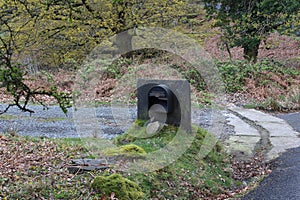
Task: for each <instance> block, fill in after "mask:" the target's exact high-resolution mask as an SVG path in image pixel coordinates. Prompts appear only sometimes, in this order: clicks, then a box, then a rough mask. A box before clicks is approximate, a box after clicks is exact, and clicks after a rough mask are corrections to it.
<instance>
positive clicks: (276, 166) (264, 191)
mask: <svg viewBox="0 0 300 200" xmlns="http://www.w3.org/2000/svg"><path fill="white" fill-rule="evenodd" d="M278 117H280V118H282V119H285V120H286V121H287V122H288V123H289V124H290V125H291V126H292V127H293V128H294V129H295V130H296V131H299V132H300V113H292V114H283V115H278ZM272 163H273V165H272V166H273V171H272V173H271V174H270V175H269V176H268V177H267V178H266V179H264V180H263V181H262V182H261V184H260V185H259V187H257V188H256V189H255V190H253V191H252V192H250V193H249V194H248V195H246V196H245V197H244V198H243V199H244V200H248V199H268V200H272V199H274V200H286V199H289V200H294V199H295V200H298V199H300V147H297V148H294V149H289V150H288V151H286V152H285V153H283V154H282V155H281V156H280V157H278V158H277V159H275V160H274V161H273V162H272Z"/></svg>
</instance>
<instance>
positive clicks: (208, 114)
mask: <svg viewBox="0 0 300 200" xmlns="http://www.w3.org/2000/svg"><path fill="white" fill-rule="evenodd" d="M6 106H7V105H5V104H0V111H2V110H4V109H5V108H6ZM29 108H30V109H32V110H34V111H35V113H33V114H31V115H30V113H27V112H22V111H20V110H19V109H18V108H16V107H12V108H10V109H9V110H8V112H6V113H4V114H2V115H0V124H1V126H0V132H8V131H15V132H17V133H18V134H19V135H23V136H39V137H49V138H79V137H82V134H79V133H78V132H80V131H77V129H76V127H77V126H76V123H74V121H76V119H75V118H74V116H77V115H75V114H74V109H73V108H70V109H69V110H68V113H67V115H65V114H64V113H63V112H62V111H61V109H60V108H59V107H58V106H50V107H49V109H44V108H43V107H42V106H30V107H29ZM136 112H137V110H136V108H135V107H130V108H121V109H118V110H117V111H112V108H111V107H108V106H101V107H97V108H90V109H89V110H88V113H95V114H94V115H93V116H96V118H95V119H96V121H97V125H99V128H100V129H101V134H102V137H104V138H113V137H114V136H116V135H119V134H122V133H124V131H126V130H127V129H128V128H129V127H130V126H131V124H132V123H133V122H134V120H135V119H136V116H137V114H136ZM222 112H226V111H222ZM124 113H126V114H124ZM216 113H217V115H215V114H216ZM82 116H83V118H85V119H87V121H89V117H86V115H82ZM82 116H81V117H82ZM216 116H217V117H216ZM124 118H126V119H124ZM128 118H129V119H128ZM74 119H75V120H74ZM192 122H193V123H194V124H197V125H199V126H201V127H202V128H204V129H207V130H211V128H212V127H214V126H216V127H217V128H218V130H220V131H214V132H219V133H220V134H218V137H220V138H224V137H227V136H228V135H231V134H233V133H234V132H233V127H231V126H229V125H227V124H226V119H225V118H224V117H223V115H221V114H220V113H219V112H212V111H211V110H209V109H192ZM87 127H88V126H87ZM212 130H215V129H212ZM211 132H213V131H211Z"/></svg>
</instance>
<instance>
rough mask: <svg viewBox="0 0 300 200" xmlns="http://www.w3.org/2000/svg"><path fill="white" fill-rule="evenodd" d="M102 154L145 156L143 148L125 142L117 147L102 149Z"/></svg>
mask: <svg viewBox="0 0 300 200" xmlns="http://www.w3.org/2000/svg"><path fill="white" fill-rule="evenodd" d="M104 154H105V155H107V156H118V155H123V156H129V157H136V156H137V157H140V156H142V157H143V156H145V155H146V152H145V150H144V149H143V148H141V147H139V146H137V145H135V144H127V145H123V146H119V147H114V148H108V149H106V150H105V151H104Z"/></svg>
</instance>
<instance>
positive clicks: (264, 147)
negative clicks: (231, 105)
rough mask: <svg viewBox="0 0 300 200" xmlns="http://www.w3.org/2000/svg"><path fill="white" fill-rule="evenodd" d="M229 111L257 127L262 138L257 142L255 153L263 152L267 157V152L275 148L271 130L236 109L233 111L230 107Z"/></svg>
mask: <svg viewBox="0 0 300 200" xmlns="http://www.w3.org/2000/svg"><path fill="white" fill-rule="evenodd" d="M228 111H229V112H230V113H232V114H233V115H235V116H237V117H239V118H240V119H241V120H243V121H244V122H245V123H247V124H249V125H250V126H251V127H253V128H255V129H256V130H257V131H258V132H259V134H260V140H259V141H258V142H257V143H256V144H255V147H254V150H253V151H254V152H253V154H256V153H262V155H263V156H264V157H265V158H266V155H267V153H268V152H269V151H270V150H271V149H272V148H273V145H272V143H271V141H270V133H269V131H268V130H267V129H265V128H264V127H262V126H261V125H259V124H257V123H255V122H254V121H252V120H250V119H248V118H246V117H245V116H243V115H241V114H239V113H238V112H236V111H233V110H231V109H229V110H228Z"/></svg>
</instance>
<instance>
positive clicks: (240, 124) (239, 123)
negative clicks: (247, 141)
mask: <svg viewBox="0 0 300 200" xmlns="http://www.w3.org/2000/svg"><path fill="white" fill-rule="evenodd" d="M224 115H225V116H226V120H227V121H228V122H227V124H229V125H232V126H234V132H235V135H236V136H257V137H260V134H259V132H258V130H257V129H255V128H253V127H251V126H250V125H249V124H247V123H246V122H244V121H243V120H242V119H240V118H239V117H237V116H236V115H234V114H232V113H226V114H224Z"/></svg>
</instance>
